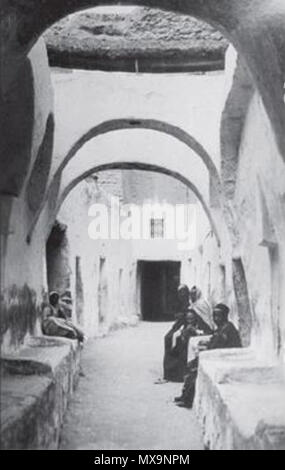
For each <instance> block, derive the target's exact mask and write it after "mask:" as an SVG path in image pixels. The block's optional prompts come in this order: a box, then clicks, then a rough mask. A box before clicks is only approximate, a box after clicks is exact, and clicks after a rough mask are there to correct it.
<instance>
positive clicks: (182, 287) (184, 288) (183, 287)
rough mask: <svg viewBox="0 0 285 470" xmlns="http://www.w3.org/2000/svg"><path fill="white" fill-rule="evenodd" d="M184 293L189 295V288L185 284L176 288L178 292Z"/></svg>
mask: <svg viewBox="0 0 285 470" xmlns="http://www.w3.org/2000/svg"><path fill="white" fill-rule="evenodd" d="M181 291H185V292H187V294H189V293H190V290H189V287H188V286H187V285H186V284H180V286H179V287H178V292H181Z"/></svg>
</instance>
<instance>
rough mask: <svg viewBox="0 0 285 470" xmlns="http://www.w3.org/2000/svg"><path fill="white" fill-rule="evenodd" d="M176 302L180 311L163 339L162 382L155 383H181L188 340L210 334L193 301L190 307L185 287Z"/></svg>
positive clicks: (185, 364) (208, 327)
mask: <svg viewBox="0 0 285 470" xmlns="http://www.w3.org/2000/svg"><path fill="white" fill-rule="evenodd" d="M195 300H196V298H195ZM178 302H179V309H180V311H179V313H177V314H176V322H175V323H174V324H173V326H172V327H171V329H170V330H169V331H168V333H167V334H166V336H165V338H164V359H163V372H164V380H163V381H158V382H157V383H164V382H165V381H171V382H183V379H184V375H185V371H186V366H187V355H188V343H189V339H190V338H191V337H193V336H197V335H202V334H211V333H212V330H211V328H210V326H209V325H208V324H207V323H206V322H205V321H204V320H203V319H202V318H201V317H200V315H198V314H197V312H196V310H195V305H196V304H195V303H194V302H193V299H192V304H191V305H190V291H189V288H188V287H187V286H186V285H181V286H180V287H179V288H178Z"/></svg>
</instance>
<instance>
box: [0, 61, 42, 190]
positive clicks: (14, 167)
mask: <svg viewBox="0 0 285 470" xmlns="http://www.w3.org/2000/svg"><path fill="white" fill-rule="evenodd" d="M0 108H1V113H0V128H1V139H0V155H1V162H0V193H2V194H3V193H4V194H9V195H12V196H18V195H19V194H20V192H21V189H22V187H23V184H24V182H25V178H26V176H27V173H28V171H29V167H30V163H31V155H32V138H33V126H34V80H33V74H32V68H31V64H30V61H29V60H28V59H26V60H25V62H24V63H23V65H22V68H21V71H20V72H19V74H18V75H17V77H16V78H15V80H14V82H13V83H11V85H10V87H9V89H8V91H7V92H6V93H5V95H4V96H1V98H0Z"/></svg>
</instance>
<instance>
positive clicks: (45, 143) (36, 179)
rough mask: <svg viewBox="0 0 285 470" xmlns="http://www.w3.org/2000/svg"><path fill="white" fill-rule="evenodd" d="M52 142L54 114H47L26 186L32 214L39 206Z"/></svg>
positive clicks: (49, 160)
mask: <svg viewBox="0 0 285 470" xmlns="http://www.w3.org/2000/svg"><path fill="white" fill-rule="evenodd" d="M53 143H54V116H53V114H51V113H50V114H49V116H48V118H47V121H46V128H45V133H44V136H43V140H42V143H41V145H40V147H39V150H38V154H37V158H36V161H35V163H34V167H33V171H32V174H31V177H30V180H29V183H28V186H27V201H28V205H29V208H30V210H31V211H32V213H33V214H35V212H36V211H37V210H38V208H39V207H40V205H41V203H42V201H43V199H44V196H45V190H46V185H47V182H48V177H49V172H50V167H51V162H52V154H53Z"/></svg>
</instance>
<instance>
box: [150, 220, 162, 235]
mask: <svg viewBox="0 0 285 470" xmlns="http://www.w3.org/2000/svg"><path fill="white" fill-rule="evenodd" d="M150 236H151V238H163V237H164V219H151V220H150Z"/></svg>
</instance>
